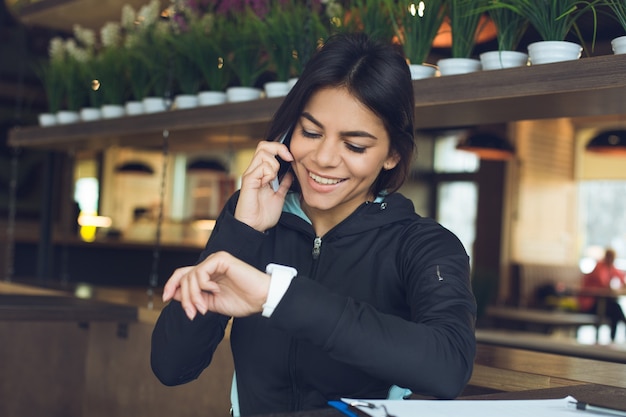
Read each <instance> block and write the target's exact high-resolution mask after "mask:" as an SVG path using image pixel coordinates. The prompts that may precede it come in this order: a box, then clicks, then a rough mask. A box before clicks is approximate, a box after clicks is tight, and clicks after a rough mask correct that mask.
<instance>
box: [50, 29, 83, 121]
mask: <svg viewBox="0 0 626 417" xmlns="http://www.w3.org/2000/svg"><path fill="white" fill-rule="evenodd" d="M64 49H65V54H64V55H63V57H62V58H61V60H60V65H61V66H62V68H63V76H62V86H63V95H64V100H63V104H62V106H61V110H60V111H59V112H58V113H57V120H58V122H59V123H62V124H65V123H74V122H77V121H79V120H80V115H79V112H80V109H81V108H83V107H84V106H85V105H86V104H87V102H88V96H89V89H90V88H91V85H90V83H87V81H86V80H85V79H84V78H83V74H84V66H85V65H87V62H88V60H89V59H90V57H89V55H88V52H87V51H86V50H85V49H83V48H81V47H80V46H79V45H78V44H77V43H76V40H75V39H74V38H69V39H67V40H66V41H65V42H64Z"/></svg>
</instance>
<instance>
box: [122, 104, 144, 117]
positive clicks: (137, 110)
mask: <svg viewBox="0 0 626 417" xmlns="http://www.w3.org/2000/svg"><path fill="white" fill-rule="evenodd" d="M124 110H126V115H128V116H136V115H138V114H143V103H142V102H141V101H127V102H126V104H124Z"/></svg>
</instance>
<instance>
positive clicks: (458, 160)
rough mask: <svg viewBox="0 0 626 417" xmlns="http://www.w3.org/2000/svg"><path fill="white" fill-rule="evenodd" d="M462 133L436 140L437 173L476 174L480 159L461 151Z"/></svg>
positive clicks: (451, 134) (447, 135) (446, 135)
mask: <svg viewBox="0 0 626 417" xmlns="http://www.w3.org/2000/svg"><path fill="white" fill-rule="evenodd" d="M460 135H461V134H460V133H449V134H445V135H441V136H438V137H437V138H436V139H435V164H434V165H435V172H476V171H478V168H479V164H480V159H479V158H478V157H477V156H476V155H474V154H473V153H471V152H467V151H459V150H457V149H456V145H457V143H458V142H459V138H460Z"/></svg>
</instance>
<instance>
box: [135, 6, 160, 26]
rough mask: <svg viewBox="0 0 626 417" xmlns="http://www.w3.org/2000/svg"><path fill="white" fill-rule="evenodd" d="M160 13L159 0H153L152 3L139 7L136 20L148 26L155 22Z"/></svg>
mask: <svg viewBox="0 0 626 417" xmlns="http://www.w3.org/2000/svg"><path fill="white" fill-rule="evenodd" d="M160 14H161V11H160V4H159V0H151V1H150V3H148V4H147V5H145V6H143V7H142V8H141V9H139V13H137V19H136V20H137V22H138V23H139V24H140V25H142V26H144V27H147V26H150V25H152V24H153V23H155V22H156V21H157V20H158V19H159V16H160Z"/></svg>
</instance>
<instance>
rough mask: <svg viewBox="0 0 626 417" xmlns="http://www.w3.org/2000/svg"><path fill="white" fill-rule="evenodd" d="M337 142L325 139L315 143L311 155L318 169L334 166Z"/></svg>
mask: <svg viewBox="0 0 626 417" xmlns="http://www.w3.org/2000/svg"><path fill="white" fill-rule="evenodd" d="M339 142H340V141H338V140H334V139H332V138H328V137H325V138H323V139H321V140H319V141H317V147H316V149H315V152H314V153H313V157H314V158H313V159H314V160H315V162H316V163H317V164H318V165H319V166H320V167H330V166H336V165H337V163H338V161H339V158H340V155H339V147H338V145H339Z"/></svg>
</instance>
